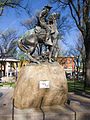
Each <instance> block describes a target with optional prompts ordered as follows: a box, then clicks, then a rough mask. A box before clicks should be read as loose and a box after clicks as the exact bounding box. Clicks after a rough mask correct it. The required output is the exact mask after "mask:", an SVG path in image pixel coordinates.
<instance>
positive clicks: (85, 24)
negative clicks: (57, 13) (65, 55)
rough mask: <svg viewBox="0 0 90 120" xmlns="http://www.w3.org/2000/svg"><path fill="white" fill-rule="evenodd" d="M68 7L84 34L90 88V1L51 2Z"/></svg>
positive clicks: (87, 81) (55, 0)
mask: <svg viewBox="0 0 90 120" xmlns="http://www.w3.org/2000/svg"><path fill="white" fill-rule="evenodd" d="M51 1H53V2H58V3H59V4H60V5H62V6H63V5H64V6H65V7H66V6H67V7H68V8H69V10H70V13H71V16H72V18H73V20H74V22H75V24H76V26H77V28H78V29H79V30H80V32H81V33H82V36H83V39H84V45H85V53H86V59H85V61H86V66H85V70H86V74H85V79H86V85H87V86H90V0H74V1H73V0H51Z"/></svg>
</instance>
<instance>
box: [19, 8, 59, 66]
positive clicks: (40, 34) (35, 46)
mask: <svg viewBox="0 0 90 120" xmlns="http://www.w3.org/2000/svg"><path fill="white" fill-rule="evenodd" d="M46 9H48V10H46ZM50 9H51V7H50V6H45V7H44V9H43V11H41V12H40V14H39V17H38V18H39V22H40V26H36V27H35V28H33V29H31V30H29V31H28V32H27V33H26V34H25V35H24V36H22V37H21V38H20V39H19V40H18V46H19V48H20V49H21V50H22V51H23V52H25V53H26V55H27V56H28V57H29V59H30V61H32V62H35V63H38V64H39V63H40V61H41V58H42V56H43V54H42V53H43V52H44V53H47V51H48V55H47V59H48V61H49V62H52V57H57V54H58V51H59V48H58V36H59V32H58V29H57V22H56V20H57V19H59V14H58V13H52V14H51V15H50V16H49V17H48V21H47V23H46V21H45V20H43V19H45V17H47V14H48V12H49V11H50ZM45 11H47V13H46V14H45V13H44V12H45ZM43 13H44V17H43V19H42V17H41V16H42V15H43ZM43 47H44V48H47V49H46V51H43ZM42 51H43V52H42ZM34 54H37V55H35V56H33V55H34ZM36 56H38V57H37V58H36ZM44 57H45V55H44Z"/></svg>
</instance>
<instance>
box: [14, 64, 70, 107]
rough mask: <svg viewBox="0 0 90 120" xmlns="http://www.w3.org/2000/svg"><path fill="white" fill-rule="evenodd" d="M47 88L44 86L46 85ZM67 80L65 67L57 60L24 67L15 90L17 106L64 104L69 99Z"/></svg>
mask: <svg viewBox="0 0 90 120" xmlns="http://www.w3.org/2000/svg"><path fill="white" fill-rule="evenodd" d="M45 85H46V88H43V87H45ZM67 91H68V90H67V80H66V77H65V71H64V69H63V67H62V66H61V65H60V64H59V63H57V62H55V63H53V64H50V63H42V64H40V65H38V64H30V65H28V66H24V67H22V69H21V71H20V74H19V77H18V81H17V83H16V87H15V90H14V96H13V97H14V104H15V107H17V108H20V109H23V108H32V107H40V105H41V104H42V106H52V105H63V104H64V103H65V102H66V101H67Z"/></svg>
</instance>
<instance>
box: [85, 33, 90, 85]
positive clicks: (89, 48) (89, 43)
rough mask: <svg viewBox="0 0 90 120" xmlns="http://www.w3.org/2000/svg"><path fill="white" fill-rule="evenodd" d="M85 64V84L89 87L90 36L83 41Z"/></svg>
mask: <svg viewBox="0 0 90 120" xmlns="http://www.w3.org/2000/svg"><path fill="white" fill-rule="evenodd" d="M85 49H86V60H85V62H86V64H85V81H86V82H85V83H86V86H90V35H89V36H88V37H87V39H85Z"/></svg>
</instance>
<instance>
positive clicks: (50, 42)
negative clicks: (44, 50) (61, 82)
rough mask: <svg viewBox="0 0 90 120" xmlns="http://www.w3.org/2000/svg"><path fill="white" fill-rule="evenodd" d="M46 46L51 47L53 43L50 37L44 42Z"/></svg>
mask: <svg viewBox="0 0 90 120" xmlns="http://www.w3.org/2000/svg"><path fill="white" fill-rule="evenodd" d="M45 43H46V44H47V45H51V46H52V45H53V43H52V40H51V37H48V38H46V42H45Z"/></svg>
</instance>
